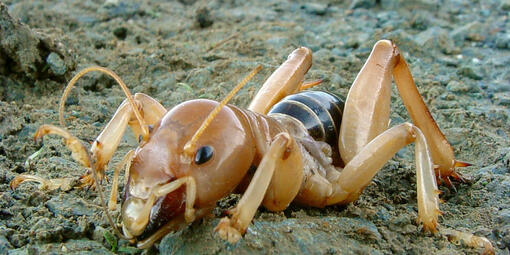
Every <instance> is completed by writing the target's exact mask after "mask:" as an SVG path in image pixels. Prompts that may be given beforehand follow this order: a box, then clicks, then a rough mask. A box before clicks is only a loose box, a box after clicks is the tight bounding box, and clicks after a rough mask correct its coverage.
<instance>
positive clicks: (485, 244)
mask: <svg viewBox="0 0 510 255" xmlns="http://www.w3.org/2000/svg"><path fill="white" fill-rule="evenodd" d="M441 232H443V234H444V235H445V236H446V237H447V238H448V241H450V242H452V243H455V244H457V245H459V244H460V243H464V244H465V245H467V246H469V247H472V248H483V249H484V251H483V253H482V254H495V253H494V247H493V246H492V243H491V242H490V241H489V239H487V238H485V237H481V236H475V235H473V234H470V233H466V232H461V231H457V230H453V229H445V230H443V231H441Z"/></svg>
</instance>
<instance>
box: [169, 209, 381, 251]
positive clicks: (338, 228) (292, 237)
mask: <svg viewBox="0 0 510 255" xmlns="http://www.w3.org/2000/svg"><path fill="white" fill-rule="evenodd" d="M218 221H219V219H214V220H208V221H206V222H204V223H203V224H201V225H200V226H197V225H195V226H192V227H189V228H187V229H184V230H183V231H180V232H177V233H175V234H170V235H167V236H166V237H164V238H163V240H162V241H161V243H160V246H159V250H160V252H161V254H197V253H207V254H211V253H220V251H222V252H225V251H230V252H232V253H235V254H253V253H260V252H261V251H264V250H265V249H268V247H270V248H269V249H271V250H272V252H274V253H284V254H327V252H328V250H330V249H331V247H332V246H335V244H341V247H342V249H344V250H349V251H350V252H352V253H355V254H360V253H361V254H379V252H378V251H376V250H375V249H374V248H373V247H371V246H370V245H367V244H363V243H361V242H358V241H356V239H354V238H351V237H352V235H353V234H354V235H362V236H364V238H369V239H374V240H380V239H381V238H382V235H381V234H380V233H379V231H378V229H377V227H376V226H375V225H374V224H373V223H372V222H369V221H366V220H364V219H360V218H347V217H333V216H325V217H321V218H308V219H307V220H306V221H303V220H300V219H295V218H290V219H283V220H282V221H276V222H275V221H265V220H263V219H258V220H255V221H254V222H253V223H252V224H251V225H250V227H249V228H248V230H247V233H246V235H245V236H244V238H243V239H241V240H240V241H239V242H238V243H236V244H229V243H227V242H224V241H222V240H221V239H219V238H218V237H217V236H213V235H211V233H212V231H213V229H214V227H215V226H216V224H217V223H218ZM325 229H329V230H325ZM333 232H334V234H332V233H333Z"/></svg>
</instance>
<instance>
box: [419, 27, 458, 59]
mask: <svg viewBox="0 0 510 255" xmlns="http://www.w3.org/2000/svg"><path fill="white" fill-rule="evenodd" d="M414 41H415V42H416V44H418V45H420V46H421V47H424V48H440V49H441V51H442V52H443V53H444V54H453V53H455V52H457V51H458V49H456V48H455V43H454V41H453V40H452V39H451V38H450V37H449V36H448V33H447V32H446V30H445V29H442V28H440V27H431V28H429V29H427V30H425V31H423V32H421V33H419V34H417V35H416V36H415V37H414Z"/></svg>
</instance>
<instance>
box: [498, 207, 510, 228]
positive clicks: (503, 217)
mask: <svg viewBox="0 0 510 255" xmlns="http://www.w3.org/2000/svg"><path fill="white" fill-rule="evenodd" d="M497 221H498V223H499V224H504V225H510V208H507V209H503V210H501V211H499V213H498V216H497Z"/></svg>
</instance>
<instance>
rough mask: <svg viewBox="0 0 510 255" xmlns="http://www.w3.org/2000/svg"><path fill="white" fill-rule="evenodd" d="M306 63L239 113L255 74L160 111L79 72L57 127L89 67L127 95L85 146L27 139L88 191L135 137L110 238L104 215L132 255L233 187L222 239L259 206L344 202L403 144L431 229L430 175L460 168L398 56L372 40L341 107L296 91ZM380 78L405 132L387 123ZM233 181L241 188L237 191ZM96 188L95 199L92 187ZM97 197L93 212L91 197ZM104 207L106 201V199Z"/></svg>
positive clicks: (70, 140) (242, 228)
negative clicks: (74, 166)
mask: <svg viewBox="0 0 510 255" xmlns="http://www.w3.org/2000/svg"><path fill="white" fill-rule="evenodd" d="M311 64H312V53H311V50H309V49H308V48H305V47H301V48H298V49H296V50H295V51H293V52H292V53H291V54H290V55H289V57H288V59H287V60H286V61H285V62H284V63H283V64H282V65H281V66H280V67H279V68H278V69H277V70H276V71H275V72H274V73H273V74H272V75H271V76H270V77H269V78H268V79H267V81H266V82H265V83H264V85H263V86H262V88H261V89H260V90H259V92H258V93H257V94H256V96H255V97H254V99H253V101H252V102H251V103H250V105H249V107H248V109H240V108H238V107H236V106H232V105H227V102H228V100H229V99H230V98H231V97H232V96H233V95H234V94H235V93H236V91H237V90H239V89H240V88H241V87H242V86H243V85H244V84H245V83H246V82H247V81H248V80H249V79H250V78H251V77H252V76H254V75H255V73H256V72H257V71H258V70H260V66H259V67H258V68H256V69H255V70H254V71H253V72H252V73H250V74H249V75H248V76H247V77H246V78H245V79H244V80H243V81H241V82H240V83H239V84H238V85H237V86H236V87H235V88H234V89H233V90H232V91H231V92H230V93H229V95H227V97H226V98H225V99H224V100H223V101H221V102H216V101H212V100H205V99H198V100H191V101H186V102H183V103H181V104H179V105H177V106H175V107H173V108H172V109H171V110H168V111H167V110H166V109H165V108H164V107H163V106H162V105H161V104H160V103H158V102H157V101H156V100H155V99H153V98H151V97H149V96H147V95H145V94H141V93H137V94H135V95H134V96H132V95H131V94H130V92H129V90H128V89H127V87H126V85H125V84H124V83H123V82H122V80H121V79H120V78H119V77H118V76H117V75H116V74H115V73H113V72H112V71H110V70H108V69H105V68H100V67H92V68H87V69H84V70H82V71H81V72H80V73H78V74H77V75H76V76H75V77H74V78H73V79H72V80H71V81H70V82H69V84H68V86H67V87H66V90H65V91H64V95H63V96H62V100H61V103H60V112H59V113H60V124H61V126H64V121H63V106H64V102H65V98H66V96H67V94H68V93H69V91H70V89H71V88H72V86H73V85H74V84H75V83H76V81H77V80H78V79H79V78H80V77H82V76H83V75H85V74H86V73H88V72H90V71H101V72H103V73H107V74H109V75H110V76H112V77H113V78H114V79H115V80H116V81H117V82H118V83H119V85H120V86H121V87H122V89H123V90H124V92H125V94H126V96H127V99H126V100H125V101H124V102H123V103H122V104H121V105H120V107H119V108H118V109H117V112H116V113H115V115H114V116H113V117H112V119H111V120H110V122H109V123H108V124H107V125H106V127H105V128H104V129H103V131H102V132H101V134H100V135H99V136H98V137H97V139H96V140H95V141H94V143H93V144H92V146H91V148H90V150H87V149H86V146H84V145H83V143H82V142H81V141H80V140H79V139H78V138H76V137H74V136H73V135H71V134H70V133H69V132H68V131H66V130H65V129H64V128H60V127H57V126H52V125H43V126H41V127H40V128H39V129H38V131H37V132H36V134H35V139H40V138H42V137H43V136H45V135H47V134H56V135H60V136H62V137H64V138H65V143H66V145H67V146H68V147H69V149H70V150H71V151H72V152H73V157H74V158H75V159H76V160H77V161H79V162H81V163H82V164H83V165H85V166H87V167H90V169H91V170H90V171H89V172H88V173H87V174H86V175H85V176H83V178H82V182H83V183H84V184H86V185H94V184H98V182H99V180H101V179H103V177H104V172H105V168H106V165H107V164H108V162H109V160H110V159H111V158H112V155H113V153H114V152H115V150H116V148H117V146H118V144H119V142H120V140H121V138H122V135H123V133H124V131H125V129H126V127H127V126H129V127H130V128H131V129H132V131H133V132H134V133H135V134H136V135H137V136H139V137H140V142H139V146H138V148H136V149H135V150H134V151H130V152H129V153H128V154H127V155H126V156H125V157H124V160H122V162H121V164H120V166H119V167H117V168H116V170H115V174H114V180H113V188H112V190H114V192H112V194H115V193H116V190H117V183H118V171H119V169H121V168H122V167H123V166H124V165H126V169H128V172H127V175H126V176H127V180H126V184H125V191H124V197H123V199H122V209H121V219H122V224H121V226H122V227H121V228H122V231H120V230H117V228H116V224H114V223H113V221H112V219H111V217H110V215H109V214H108V211H107V210H106V212H107V216H108V219H109V221H110V223H111V224H112V226H113V227H114V229H115V231H116V232H117V233H118V234H119V235H120V236H123V237H124V238H126V239H130V240H135V241H137V244H138V247H142V248H145V247H149V246H151V245H152V244H153V243H154V242H156V241H158V240H159V239H160V238H161V237H163V236H164V235H165V234H167V233H169V232H171V231H173V230H176V229H179V228H182V227H183V226H185V225H187V224H189V223H190V222H193V221H195V220H197V219H199V218H202V217H204V216H205V215H207V214H208V213H210V211H211V209H212V208H213V207H214V206H215V204H216V201H218V200H219V199H221V198H222V197H224V196H226V195H227V194H229V193H231V192H232V191H233V190H234V189H236V187H237V188H238V189H241V190H242V191H243V195H242V197H241V199H240V200H239V202H238V204H237V205H236V206H235V208H233V209H231V210H230V211H229V214H230V215H229V216H227V217H224V218H223V219H221V221H220V222H219V224H218V225H217V227H216V228H215V231H216V232H217V233H218V235H219V236H220V237H221V238H223V239H225V240H227V241H229V242H232V243H234V242H237V241H238V240H239V239H240V238H242V236H243V234H244V233H245V232H246V230H247V228H248V226H249V224H250V222H251V221H252V219H253V217H254V214H255V212H256V211H257V208H258V207H259V206H260V205H263V206H264V207H266V208H267V209H268V210H270V211H281V210H284V209H285V208H287V207H288V205H289V204H290V203H291V202H293V201H294V202H297V203H300V204H304V205H309V206H315V207H324V206H328V205H334V204H346V203H350V202H352V201H354V200H356V199H357V198H358V197H359V196H360V194H361V193H362V191H363V189H364V188H365V187H366V186H367V185H368V184H369V183H370V182H371V180H372V178H373V177H374V176H375V174H376V173H377V172H378V171H379V170H380V169H381V168H382V166H383V165H384V164H385V163H386V162H387V161H388V160H389V159H390V158H391V157H393V155H394V154H395V153H396V152H397V151H398V150H400V149H401V148H402V147H404V146H406V145H408V144H410V143H415V157H416V172H417V189H418V192H417V194H418V220H419V221H420V222H421V223H422V224H423V227H424V229H425V230H428V231H431V232H436V231H437V227H438V222H437V221H438V215H439V214H440V211H439V206H438V203H439V198H438V194H439V192H438V188H437V183H436V177H437V178H438V179H440V180H443V181H445V182H447V183H450V178H455V179H461V177H460V175H459V174H458V173H457V172H456V171H455V168H456V167H463V166H467V165H469V164H468V163H464V162H461V161H457V160H455V159H454V155H453V149H452V147H451V146H450V145H449V143H448V141H447V140H446V138H445V136H444V135H443V133H442V132H441V131H440V129H439V127H438V126H437V124H436V122H435V121H434V119H433V118H432V116H431V114H430V113H429V111H428V108H427V107H426V105H425V103H424V102H423V99H422V98H421V96H420V94H419V93H418V90H417V88H416V85H415V84H414V81H413V78H412V76H411V73H410V71H409V68H408V66H407V64H406V62H405V60H404V58H403V57H402V54H400V52H399V49H398V48H397V47H396V46H395V45H394V44H393V43H392V42H391V41H388V40H382V41H379V42H377V43H376V44H375V46H374V48H373V50H372V52H371V54H370V56H369V58H368V60H367V62H366V63H365V65H364V66H363V68H362V70H361V71H360V73H359V74H358V76H357V78H356V80H355V81H354V84H353V85H352V87H351V88H350V90H349V94H348V95H347V98H346V100H345V104H344V103H343V101H342V100H340V99H338V98H337V97H335V96H333V95H331V94H328V93H324V92H304V93H303V92H301V91H303V90H305V89H307V88H309V87H312V86H314V85H316V84H318V82H312V83H303V79H304V75H305V74H306V72H307V71H308V69H309V68H310V67H311ZM392 77H393V78H394V80H395V83H396V85H397V88H398V90H399V92H400V95H401V97H402V99H403V102H404V104H405V106H406V108H407V110H408V112H409V114H410V116H411V119H412V121H413V123H414V124H411V123H404V124H400V125H397V126H394V127H389V113H390V92H391V81H392ZM300 92H301V93H300ZM287 96H288V97H287ZM284 98H285V99H284ZM340 124H341V125H340ZM250 169H251V170H250ZM23 181H38V182H41V183H42V184H43V186H44V185H46V187H49V186H51V185H53V186H59V185H60V181H59V180H57V179H55V180H45V179H42V178H40V177H35V176H31V175H20V176H18V177H16V178H15V179H14V180H13V181H12V183H11V187H13V188H15V187H16V186H17V185H19V184H20V183H21V182H23ZM242 183H248V185H244V186H245V187H239V186H243V185H240V184H242ZM97 188H98V190H99V191H100V192H101V185H97ZM101 199H102V203H103V206H105V204H106V203H105V201H104V199H103V198H102V195H101ZM110 201H113V202H114V203H115V202H116V198H115V196H114V195H112V199H110Z"/></svg>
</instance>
